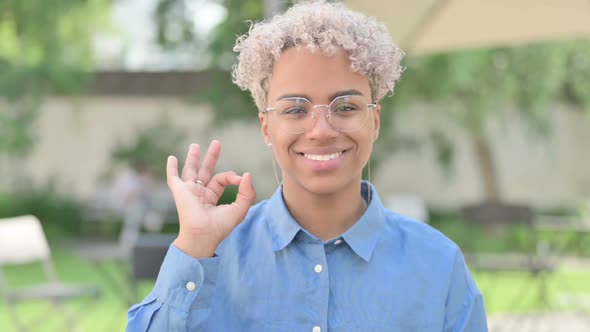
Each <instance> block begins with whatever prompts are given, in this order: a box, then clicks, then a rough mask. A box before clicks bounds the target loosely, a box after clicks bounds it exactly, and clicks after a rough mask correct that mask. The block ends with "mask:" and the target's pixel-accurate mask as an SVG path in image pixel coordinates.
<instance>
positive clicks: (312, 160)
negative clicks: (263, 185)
mask: <svg viewBox="0 0 590 332" xmlns="http://www.w3.org/2000/svg"><path fill="white" fill-rule="evenodd" d="M350 94H359V95H361V96H363V97H364V99H366V101H367V103H372V102H373V101H372V100H371V90H370V86H369V81H368V78H367V77H366V76H364V75H361V74H358V73H354V72H352V71H351V70H350V60H349V59H348V55H347V54H346V53H345V52H344V51H339V52H337V53H336V54H334V55H333V56H325V55H322V54H321V53H319V52H315V53H312V52H310V51H308V50H306V49H305V48H300V47H292V48H289V49H287V50H285V51H284V52H283V53H282V54H281V56H280V58H279V59H278V60H277V61H276V62H275V64H274V66H273V72H272V77H271V79H270V81H269V90H268V96H267V100H268V107H274V106H275V105H276V104H277V102H278V101H279V100H281V99H283V98H284V97H285V96H289V97H292V96H298V97H305V98H307V99H308V100H309V101H311V103H312V104H314V105H327V104H329V103H330V102H331V101H332V100H333V99H334V97H336V96H340V95H350ZM315 111H316V112H317V114H316V119H315V122H314V124H313V127H311V128H309V129H308V130H307V131H305V132H304V133H301V134H291V133H288V132H285V131H284V130H281V129H280V128H277V125H276V124H275V123H273V122H276V120H275V118H274V116H273V115H272V114H267V113H262V112H261V113H260V114H259V118H260V122H261V125H262V126H261V128H262V134H263V135H264V139H265V141H266V142H267V143H271V144H272V150H273V153H274V155H275V158H276V160H277V162H278V164H279V165H280V167H281V170H282V174H283V185H284V189H285V190H290V188H297V189H303V190H305V191H308V192H312V193H316V194H330V193H337V192H338V191H340V190H344V189H345V188H346V187H351V186H352V187H354V185H355V184H356V185H358V183H359V182H360V180H361V175H362V169H363V167H364V166H365V164H366V163H367V161H368V160H369V157H370V155H371V150H372V148H373V143H374V142H375V140H376V139H377V137H378V135H379V114H380V111H381V108H380V106H379V105H377V107H376V108H374V109H369V113H370V114H369V118H368V119H367V121H366V122H365V123H364V125H363V126H362V127H361V128H360V129H359V130H357V131H353V132H340V131H338V130H337V129H336V128H334V127H333V126H332V125H331V124H330V123H329V122H328V119H327V118H326V112H327V108H325V107H320V108H317V109H316V110H315Z"/></svg>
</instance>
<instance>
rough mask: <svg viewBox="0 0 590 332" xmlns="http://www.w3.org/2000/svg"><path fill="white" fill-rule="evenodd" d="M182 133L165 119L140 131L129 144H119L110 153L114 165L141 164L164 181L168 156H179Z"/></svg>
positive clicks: (183, 135) (182, 138)
mask: <svg viewBox="0 0 590 332" xmlns="http://www.w3.org/2000/svg"><path fill="white" fill-rule="evenodd" d="M184 137H185V134H184V132H181V131H179V130H178V129H177V128H175V127H174V126H173V125H172V124H170V122H169V121H167V120H166V119H161V120H160V121H158V122H157V124H156V125H154V126H152V127H148V128H146V129H143V130H140V131H139V132H138V134H137V136H136V137H135V138H134V140H133V141H132V142H131V143H128V144H125V143H122V142H119V143H118V145H117V146H116V147H115V148H114V150H113V151H112V153H111V157H112V159H113V160H114V161H115V163H121V162H124V163H134V162H143V163H145V164H146V165H147V166H148V167H150V169H151V171H152V173H153V175H154V176H155V177H156V178H157V179H160V180H165V179H166V159H167V158H168V156H169V155H171V154H172V155H179V154H178V152H179V151H176V150H177V148H178V142H181V141H183V140H184Z"/></svg>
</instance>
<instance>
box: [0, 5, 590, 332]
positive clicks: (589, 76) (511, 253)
mask: <svg viewBox="0 0 590 332" xmlns="http://www.w3.org/2000/svg"><path fill="white" fill-rule="evenodd" d="M344 3H345V4H347V5H348V6H349V7H351V8H353V9H356V10H360V11H362V12H365V13H367V14H369V15H371V16H375V17H377V19H378V20H380V21H383V22H384V23H385V24H386V25H387V27H388V28H389V30H390V31H391V33H392V37H393V39H394V40H395V41H396V42H397V43H399V44H400V46H401V47H402V48H403V49H404V50H405V51H406V53H407V56H406V58H405V59H404V64H405V66H406V70H405V73H404V74H403V75H402V80H401V81H400V82H399V83H398V84H397V86H396V91H395V94H394V95H393V96H390V97H388V98H386V99H385V100H383V112H382V113H381V115H382V130H381V137H380V139H379V141H378V143H377V145H376V147H375V151H374V153H373V157H372V159H371V171H370V172H366V173H367V178H368V177H369V176H370V180H371V181H372V182H373V183H375V184H376V186H377V189H378V190H379V193H380V195H381V197H382V199H383V200H384V202H385V204H386V205H387V206H388V207H390V208H392V209H394V210H397V211H400V212H401V213H406V214H408V215H410V216H413V217H416V218H417V219H420V220H421V221H423V222H427V223H429V224H431V225H432V226H433V227H435V228H437V229H439V230H440V231H442V232H443V233H445V234H446V235H447V236H449V237H450V238H451V239H453V240H454V241H455V242H457V243H458V244H459V245H460V246H461V248H462V249H463V251H464V253H465V255H466V258H467V262H468V264H469V265H470V268H471V270H472V271H473V274H474V276H475V278H476V280H477V282H478V285H479V286H480V288H481V291H482V293H483V294H484V297H485V299H486V307H487V310H488V314H489V317H490V328H491V329H492V330H494V331H527V330H530V331H545V329H546V330H547V331H550V330H559V331H578V330H579V331H590V328H588V326H590V153H589V150H588V149H589V148H588V146H589V144H590V3H589V2H588V1H585V0H568V1H557V0H542V1H539V0H536V1H535V0H519V1H508V0H501V1H500V0H497V1H477V2H474V1H467V0H455V1H443V0H414V1H409V0H390V1H386V0H364V1H360V0H349V1H344ZM290 5H292V3H291V2H289V1H279V0H239V1H238V0H45V1H33V0H0V218H2V219H0V226H1V225H2V222H3V221H4V222H5V224H4V225H7V226H6V227H4V228H2V227H0V241H2V239H4V244H3V243H0V249H2V250H3V252H0V298H2V299H3V301H1V302H0V331H18V330H19V329H18V327H19V326H20V325H26V326H28V327H29V330H31V331H50V330H61V331H63V330H67V329H68V328H71V329H76V330H81V331H115V330H122V329H123V328H124V326H125V321H126V310H127V308H128V307H129V306H130V304H132V303H136V302H137V301H139V300H140V299H141V298H142V297H143V296H145V295H146V294H147V293H148V292H149V291H150V289H151V287H153V281H154V279H155V274H156V273H157V268H158V267H159V263H160V262H161V257H163V254H164V253H165V249H166V248H167V246H168V245H169V243H170V241H171V239H173V235H174V232H176V231H177V224H176V223H177V221H176V215H175V211H174V205H173V202H172V200H171V197H170V195H169V193H168V191H167V188H166V185H165V169H164V167H165V160H166V157H167V156H168V155H170V154H174V155H177V156H184V153H185V151H186V148H187V147H188V144H190V143H191V142H197V143H200V144H202V145H207V144H208V143H209V141H210V140H211V139H219V140H221V142H222V144H223V151H222V155H221V159H220V162H219V164H218V170H220V171H223V170H234V171H236V172H238V173H242V172H245V171H250V172H252V173H253V174H254V177H253V179H254V185H255V188H256V190H257V193H258V199H259V200H262V199H265V198H267V197H268V196H270V195H271V193H272V192H273V191H274V189H275V188H276V181H275V179H274V175H273V170H272V159H271V155H270V153H269V152H268V149H267V148H266V146H265V145H264V140H263V139H262V137H261V135H260V132H259V128H258V124H257V110H256V107H255V105H254V103H253V102H252V100H251V99H250V97H249V95H248V94H247V93H246V92H243V91H240V90H239V89H238V88H237V87H236V86H234V85H233V84H232V82H231V77H230V70H231V66H232V64H233V63H234V60H235V54H234V53H233V51H232V47H233V44H234V42H235V38H236V36H237V35H239V34H243V33H245V32H246V31H247V30H248V27H249V23H248V21H249V20H254V21H257V20H261V19H264V18H268V17H271V16H272V15H274V14H275V13H278V12H281V11H283V10H285V9H286V8H288V7H289V6H290ZM182 158H184V157H182ZM235 192H236V189H235V188H228V190H226V193H225V194H224V197H223V198H222V201H228V200H233V197H235ZM27 215H30V216H34V217H27V218H28V219H27V218H25V219H26V220H25V219H22V218H21V219H18V218H17V219H15V217H19V216H27ZM23 220H25V221H27V222H30V225H35V224H36V223H39V224H40V225H41V226H42V229H41V230H42V231H41V232H40V233H39V234H38V235H39V236H38V237H37V238H34V237H31V236H30V234H31V233H34V232H29V231H27V229H26V228H21V229H20V231H19V230H16V231H15V229H16V227H12V226H11V227H8V226H10V225H16V224H18V222H19V221H23ZM21 224H22V223H21ZM32 227H33V228H32V229H35V228H34V226H32ZM2 232H4V237H2ZM9 232H12V233H9ZM19 232H20V233H19ZM9 234H11V235H9ZM11 237H12V238H14V237H16V238H21V237H22V241H20V242H22V243H26V241H27V240H28V241H32V243H40V242H43V241H45V240H44V239H45V238H46V239H47V244H48V245H47V246H46V249H45V250H41V251H39V252H37V253H36V254H32V256H29V257H28V258H26V259H17V258H15V257H12V256H14V255H11V254H10V253H14V252H16V251H18V250H26V249H22V248H21V249H18V250H17V249H15V247H10V246H9V243H10V241H9V240H8V239H10V238H11ZM13 242H14V241H13ZM12 245H14V246H16V245H17V244H15V243H12ZM25 248H27V246H25ZM49 248H50V249H51V251H49V250H47V249H49ZM33 256H35V257H34V258H38V259H39V260H40V261H41V262H42V264H41V265H40V266H39V265H38V264H34V263H35V262H34V259H32V258H31V257H33ZM21 258H22V257H21ZM43 262H45V263H43ZM47 262H49V263H50V264H49V265H51V267H50V268H49V270H52V271H53V270H54V271H55V273H53V272H50V273H48V277H47V276H46V274H47V268H46V265H47ZM8 263H10V264H8ZM17 263H24V264H17ZM44 267H45V268H44ZM433 277H436V276H433ZM46 278H49V279H50V280H54V282H53V283H51V284H50V286H49V287H48V288H47V284H43V283H42V282H43V281H44V280H45V279H46ZM55 281H59V282H60V284H59V285H61V286H68V287H72V288H68V289H67V291H64V289H65V288H59V289H56V288H55V287H54V286H55V285H56V282H55ZM80 284H83V285H82V286H80ZM33 285H35V286H38V285H41V286H43V287H46V288H37V289H34V291H30V290H29V293H26V294H25V295H22V294H21V295H14V294H18V292H19V291H23V290H25V289H27V287H28V286H33ZM41 286H39V287H41ZM23 287H24V288H23ZM21 293H22V292H21ZM47 298H49V299H51V301H49V302H48V301H45V299H47ZM56 299H67V300H68V301H65V304H64V305H59V306H56V305H54V304H55V303H58V304H59V303H61V301H57V302H55V301H56ZM55 309H57V310H59V312H58V314H51V315H50V314H46V311H48V310H55ZM33 317H34V318H33ZM68 317H69V318H68Z"/></svg>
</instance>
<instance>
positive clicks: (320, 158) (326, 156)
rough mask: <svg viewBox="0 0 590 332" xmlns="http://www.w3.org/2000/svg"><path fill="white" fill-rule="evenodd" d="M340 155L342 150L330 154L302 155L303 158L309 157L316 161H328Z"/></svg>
mask: <svg viewBox="0 0 590 332" xmlns="http://www.w3.org/2000/svg"><path fill="white" fill-rule="evenodd" d="M341 155H342V152H336V153H332V154H307V153H305V154H303V156H305V158H307V159H311V160H317V161H328V160H332V159H335V158H338V157H340V156H341Z"/></svg>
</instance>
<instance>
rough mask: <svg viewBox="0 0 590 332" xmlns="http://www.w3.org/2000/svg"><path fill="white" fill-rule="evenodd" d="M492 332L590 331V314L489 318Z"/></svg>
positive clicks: (550, 314) (548, 314)
mask: <svg viewBox="0 0 590 332" xmlns="http://www.w3.org/2000/svg"><path fill="white" fill-rule="evenodd" d="M488 325H489V328H490V332H590V314H586V315H576V314H573V313H546V314H526V315H503V316H492V317H489V318H488Z"/></svg>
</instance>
